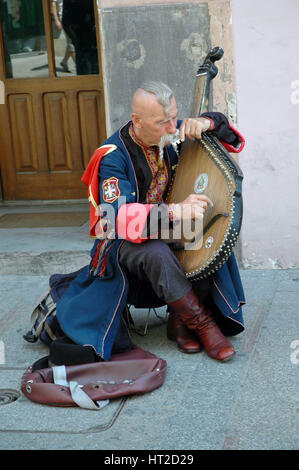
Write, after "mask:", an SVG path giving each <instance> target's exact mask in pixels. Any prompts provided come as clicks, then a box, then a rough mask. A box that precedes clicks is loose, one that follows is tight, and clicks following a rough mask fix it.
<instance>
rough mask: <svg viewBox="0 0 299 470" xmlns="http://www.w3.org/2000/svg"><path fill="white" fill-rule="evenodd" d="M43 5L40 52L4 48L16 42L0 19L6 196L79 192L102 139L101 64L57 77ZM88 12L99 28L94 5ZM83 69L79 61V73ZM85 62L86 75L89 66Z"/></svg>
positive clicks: (0, 139)
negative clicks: (3, 88)
mask: <svg viewBox="0 0 299 470" xmlns="http://www.w3.org/2000/svg"><path fill="white" fill-rule="evenodd" d="M25 1H27V0H18V2H17V3H19V4H20V5H22V4H23V2H25ZM85 1H86V2H87V3H90V2H91V3H90V4H92V5H93V6H95V4H96V2H93V0H85ZM0 2H1V0H0ZM49 3H50V2H48V0H42V7H43V18H44V23H45V24H44V28H42V29H43V31H46V34H45V36H43V35H42V36H41V39H43V38H44V40H43V44H44V45H46V46H47V51H46V53H45V54H40V55H39V54H37V55H34V54H33V53H32V52H28V53H26V52H25V53H24V52H21V53H19V52H16V53H11V50H12V44H13V45H14V47H17V44H19V45H20V44H21V42H20V41H21V40H20V38H19V43H16V42H13V39H11V38H8V36H7V28H6V26H7V24H4V23H2V24H1V26H2V30H0V38H2V42H1V44H0V79H1V80H2V81H3V83H4V87H5V104H4V105H1V106H0V122H1V125H0V153H1V179H2V187H3V195H2V196H3V198H4V199H6V200H14V199H19V200H20V199H74V198H84V197H86V195H87V191H86V187H85V186H84V185H83V183H82V182H81V176H82V173H83V171H84V168H85V167H86V165H87V164H88V161H89V159H90V157H91V155H92V153H93V151H94V150H95V148H97V147H98V146H99V145H100V143H101V142H102V141H103V140H104V139H105V137H106V126H105V108H104V94H103V85H102V75H101V70H99V73H98V74H95V73H93V74H87V75H77V74H76V71H75V72H74V71H73V73H63V74H61V73H60V74H59V75H60V76H56V69H57V70H58V68H57V61H58V62H59V61H60V60H61V57H60V56H56V57H55V55H54V53H55V48H54V43H53V38H52V30H51V27H52V26H51V25H52V22H51V16H50V5H49ZM94 13H95V20H94V21H95V25H96V28H97V29H98V17H97V11H96V10H95V12H94ZM1 18H2V17H1ZM34 18H35V17H34V15H33V16H32V18H30V21H31V27H32V28H31V30H30V31H31V32H32V31H33V32H34V31H35V29H34V27H33V26H34V25H32V22H33V21H34ZM5 28H6V30H5ZM23 28H25V26H24V24H23ZM49 36H50V37H49ZM96 38H97V54H98V59H99V60H98V61H96V67H97V64H98V63H99V64H100V63H101V61H100V44H99V40H98V39H99V33H98V30H97V36H96ZM56 40H57V39H55V41H56ZM14 41H15V39H14ZM26 41H27V42H26ZM24 44H25V46H24ZM26 44H27V45H28V44H29V45H33V42H32V41H31V42H30V41H29V39H28V38H27V39H26V38H25V39H24V38H23V40H22V45H23V49H24V48H26ZM34 44H35V43H34ZM28 47H29V46H28ZM81 49H82V48H81ZM80 53H82V50H81V51H79V55H80ZM24 54H25V55H24ZM26 54H27V55H26ZM78 57H79V56H78ZM90 60H91V59H90ZM22 63H23V66H22ZM24 64H25V65H24ZM55 64H56V68H55ZM9 65H12V66H11V67H10V66H9ZM82 67H83V66H82V60H81V62H80V73H82V70H83V68H82ZM85 67H86V70H87V73H89V72H88V70H89V69H90V67H89V66H88V67H87V66H86V64H85ZM45 70H46V75H47V76H46V77H45V76H44V75H45ZM93 70H94V69H93ZM28 71H30V72H29V75H30V74H31V76H28ZM26 74H27V75H26ZM24 75H26V77H27V78H23V76H24ZM15 76H17V77H19V78H15Z"/></svg>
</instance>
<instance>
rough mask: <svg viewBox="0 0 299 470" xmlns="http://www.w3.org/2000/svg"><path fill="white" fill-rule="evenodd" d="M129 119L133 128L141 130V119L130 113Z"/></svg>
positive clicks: (137, 115)
mask: <svg viewBox="0 0 299 470" xmlns="http://www.w3.org/2000/svg"><path fill="white" fill-rule="evenodd" d="M131 119H132V122H133V126H134V127H135V128H137V129H140V128H141V117H140V116H139V114H137V113H132V114H131Z"/></svg>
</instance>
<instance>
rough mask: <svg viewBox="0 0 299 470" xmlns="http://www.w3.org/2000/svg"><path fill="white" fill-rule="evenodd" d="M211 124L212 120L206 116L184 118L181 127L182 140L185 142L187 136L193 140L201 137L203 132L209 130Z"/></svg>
mask: <svg viewBox="0 0 299 470" xmlns="http://www.w3.org/2000/svg"><path fill="white" fill-rule="evenodd" d="M210 126H211V121H210V120H209V119H206V118H204V117H199V118H187V119H184V120H183V122H182V124H181V126H180V129H179V132H180V140H181V141H182V142H183V141H184V140H185V137H188V139H191V140H193V139H200V138H201V134H202V132H206V131H207V130H209V129H210Z"/></svg>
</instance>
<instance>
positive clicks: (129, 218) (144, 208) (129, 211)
mask: <svg viewBox="0 0 299 470" xmlns="http://www.w3.org/2000/svg"><path fill="white" fill-rule="evenodd" d="M153 206H154V204H140V203H137V202H134V203H129V204H123V205H122V206H121V207H120V208H119V210H118V213H117V216H116V231H117V234H118V236H119V237H120V238H123V239H125V240H127V241H129V242H132V243H142V242H144V241H146V240H148V239H149V238H150V236H144V235H143V234H142V232H143V231H144V228H145V227H146V223H147V217H148V214H149V212H150V210H151V209H152V207H153Z"/></svg>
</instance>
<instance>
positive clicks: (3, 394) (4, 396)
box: [0, 388, 20, 405]
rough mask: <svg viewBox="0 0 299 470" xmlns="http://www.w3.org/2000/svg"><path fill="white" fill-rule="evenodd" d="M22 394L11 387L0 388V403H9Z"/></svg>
mask: <svg viewBox="0 0 299 470" xmlns="http://www.w3.org/2000/svg"><path fill="white" fill-rule="evenodd" d="M19 396H20V394H19V392H18V391H17V390H13V389H11V388H0V405H8V404H9V403H12V402H14V401H16V400H17V399H18V398H19Z"/></svg>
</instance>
